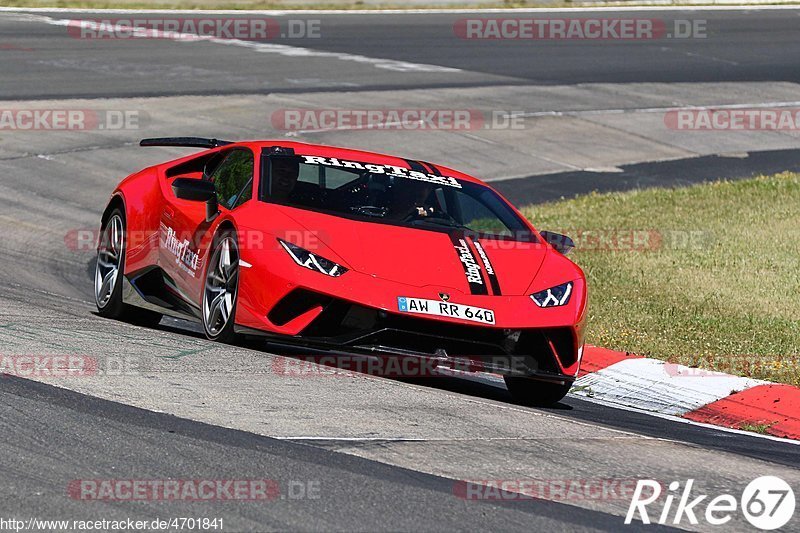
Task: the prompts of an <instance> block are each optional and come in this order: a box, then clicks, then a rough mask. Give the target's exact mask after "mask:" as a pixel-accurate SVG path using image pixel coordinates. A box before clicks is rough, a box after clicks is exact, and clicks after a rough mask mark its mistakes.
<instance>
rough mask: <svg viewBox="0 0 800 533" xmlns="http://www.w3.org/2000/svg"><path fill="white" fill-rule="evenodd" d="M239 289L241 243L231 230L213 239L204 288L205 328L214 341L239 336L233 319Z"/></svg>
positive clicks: (228, 339) (228, 340) (232, 339)
mask: <svg viewBox="0 0 800 533" xmlns="http://www.w3.org/2000/svg"><path fill="white" fill-rule="evenodd" d="M238 291H239V246H238V244H237V242H236V235H235V234H234V233H233V232H232V231H224V232H222V233H220V234H219V235H218V236H217V237H215V239H214V246H213V248H212V252H211V260H210V261H209V263H208V269H207V270H206V281H205V286H204V288H203V328H204V329H205V332H206V337H208V338H209V339H211V340H213V341H219V342H224V343H231V342H233V341H234V340H235V339H236V333H235V332H234V330H233V328H234V319H235V316H236V297H237V294H238Z"/></svg>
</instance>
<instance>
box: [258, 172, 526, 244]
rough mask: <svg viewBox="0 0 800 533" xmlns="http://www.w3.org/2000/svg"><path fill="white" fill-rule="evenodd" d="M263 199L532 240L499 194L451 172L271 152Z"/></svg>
mask: <svg viewBox="0 0 800 533" xmlns="http://www.w3.org/2000/svg"><path fill="white" fill-rule="evenodd" d="M264 167H265V172H266V173H267V176H266V179H265V180H264V183H266V184H267V186H266V187H264V189H263V191H262V200H264V201H267V202H271V203H277V204H282V205H288V206H291V207H297V208H301V209H309V210H313V211H320V212H323V213H328V214H333V215H337V216H344V217H348V218H354V219H358V220H364V221H368V222H376V223H383V224H393V225H403V226H409V227H415V228H420V229H429V230H438V231H442V230H445V231H450V230H452V229H459V230H464V231H472V232H475V233H477V234H480V235H482V236H487V237H499V238H505V239H507V238H513V239H517V240H531V239H532V235H531V232H530V230H529V228H528V226H527V225H526V224H525V222H524V221H523V220H521V219H520V217H519V216H518V215H517V214H516V213H515V212H514V210H513V209H511V208H510V207H509V206H508V205H507V204H506V202H505V201H503V200H502V199H501V198H500V197H499V196H498V195H497V193H495V192H494V191H493V190H491V189H489V188H488V187H485V186H483V185H480V184H477V183H472V182H468V181H462V180H457V179H455V178H452V177H448V176H440V175H435V174H428V173H427V172H422V171H421V170H420V171H412V170H409V169H406V168H403V167H395V166H389V165H377V164H371V163H361V162H356V161H345V160H341V159H331V158H323V157H316V156H315V157H312V156H297V157H294V156H293V157H288V156H272V157H270V158H269V164H268V165H264Z"/></svg>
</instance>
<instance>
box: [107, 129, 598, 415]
mask: <svg viewBox="0 0 800 533" xmlns="http://www.w3.org/2000/svg"><path fill="white" fill-rule="evenodd" d="M141 145H142V146H187V147H195V148H203V149H204V150H203V151H201V152H199V153H197V154H195V155H190V156H188V157H184V158H181V159H177V160H175V161H170V162H167V163H163V164H160V165H156V166H153V167H150V168H146V169H144V170H142V171H141V172H137V173H135V174H133V175H131V176H129V177H128V178H126V179H124V180H123V181H122V182H121V183H120V184H119V186H118V187H117V189H116V190H115V191H114V193H113V194H112V196H111V200H110V202H109V204H108V206H107V207H106V208H105V211H104V212H103V216H102V222H101V233H100V240H99V246H98V252H97V254H98V255H97V268H96V275H95V296H96V301H97V308H98V310H99V314H100V315H102V316H105V317H110V318H116V319H122V320H129V321H133V322H138V323H153V324H155V323H157V322H158V321H159V320H160V319H161V317H162V315H164V314H166V315H170V316H176V317H181V318H189V319H192V320H196V321H199V322H201V323H202V325H203V328H204V329H205V333H206V335H207V336H208V338H209V339H212V340H218V341H222V342H231V341H233V340H234V338H235V337H237V336H242V335H259V336H264V337H267V338H268V340H269V342H272V343H274V344H277V345H282V346H294V347H300V348H302V349H308V350H313V351H315V352H316V353H328V354H350V355H354V356H364V357H367V358H369V357H374V356H377V355H379V356H381V357H395V356H398V357H409V358H412V359H414V360H424V361H426V362H431V361H433V362H434V363H435V364H437V365H438V364H441V365H442V367H443V368H447V367H449V368H452V363H453V362H454V361H462V362H463V361H470V362H480V364H481V369H482V370H484V371H489V372H494V373H498V374H502V375H503V376H504V378H505V381H506V384H507V386H508V389H509V390H510V391H511V394H512V396H513V397H514V398H515V400H516V401H520V402H523V403H527V404H539V405H542V404H551V403H554V402H556V401H558V400H560V399H561V398H562V397H563V396H564V395H565V394H566V393H567V391H568V390H569V388H570V386H571V384H572V382H573V381H574V379H575V377H576V376H577V374H578V368H579V366H580V362H581V356H582V352H583V338H584V324H585V318H586V279H585V276H584V274H583V272H582V271H581V269H580V268H579V267H578V266H576V265H575V264H574V263H573V262H572V261H570V260H569V259H567V258H566V257H565V256H564V254H565V253H567V252H568V251H569V249H570V248H571V247H572V246H573V243H572V241H571V240H570V239H569V238H567V237H564V236H562V235H558V234H555V233H550V232H538V231H537V230H536V229H535V228H534V227H533V226H532V225H531V224H530V223H529V222H528V221H527V220H526V219H525V218H524V217H523V216H522V215H521V214H520V213H519V212H518V211H517V210H516V209H515V208H514V207H513V206H511V204H510V203H509V202H508V201H506V200H505V199H504V198H503V197H502V196H500V194H498V193H497V192H495V191H494V190H493V189H492V188H490V187H489V186H487V185H486V184H485V183H483V182H481V181H480V180H478V179H475V178H473V177H470V176H468V175H465V174H463V173H461V172H457V171H455V170H452V169H449V168H444V167H441V166H437V165H433V164H430V163H426V162H421V161H414V160H408V159H402V158H399V157H393V156H388V155H380V154H375V153H369V152H362V151H357V150H348V149H342V148H332V147H327V146H316V145H310V144H302V143H294V142H283V141H255V142H228V141H219V140H215V139H200V138H169V139H146V140H143V141H142V142H141Z"/></svg>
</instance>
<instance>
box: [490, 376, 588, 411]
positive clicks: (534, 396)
mask: <svg viewBox="0 0 800 533" xmlns="http://www.w3.org/2000/svg"><path fill="white" fill-rule="evenodd" d="M503 379H504V380H505V382H506V388H507V389H508V392H510V393H511V397H512V398H513V399H514V401H515V402H518V403H521V404H523V405H531V406H537V407H547V406H550V405H553V404H556V403H558V402H559V401H561V400H562V399H563V398H564V396H566V395H567V393H568V392H569V389H570V388H571V387H572V384H571V383H565V384H563V385H559V384H557V383H548V382H546V381H537V380H535V379H532V378H519V377H513V376H505V377H504V378H503Z"/></svg>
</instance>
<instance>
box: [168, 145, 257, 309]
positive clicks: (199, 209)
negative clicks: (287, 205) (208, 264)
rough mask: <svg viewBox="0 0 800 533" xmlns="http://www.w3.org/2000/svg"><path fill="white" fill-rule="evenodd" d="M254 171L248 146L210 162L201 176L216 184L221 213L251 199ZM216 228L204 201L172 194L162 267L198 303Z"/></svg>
mask: <svg viewBox="0 0 800 533" xmlns="http://www.w3.org/2000/svg"><path fill="white" fill-rule="evenodd" d="M253 170H254V157H253V153H252V151H250V150H249V149H247V148H233V149H230V150H225V151H222V152H220V153H219V154H217V156H216V157H214V158H212V159H211V160H209V161H208V164H207V165H206V168H205V170H204V172H203V176H202V178H201V179H204V180H209V181H211V182H212V183H214V186H215V188H216V190H217V202H218V205H219V210H220V212H221V214H226V213H227V212H229V211H231V210H234V209H236V208H237V207H239V206H240V205H242V204H243V203H245V202H246V201H248V200H250V199H251V198H252V195H253ZM214 227H216V224H215V221H212V222H208V221H207V220H206V205H205V203H203V202H191V201H185V200H180V199H178V198H175V197H174V195H173V196H172V197H171V198H170V199H169V201H168V202H166V204H165V214H164V224H162V230H163V231H165V232H166V235H165V238H164V239H162V242H164V243H165V245H164V246H163V247H162V251H161V252H162V259H163V265H162V268H163V269H164V271H165V272H166V273H167V275H168V276H169V277H170V278H172V280H173V282H174V285H175V289H177V290H178V292H179V294H180V295H181V296H182V297H183V298H184V299H186V300H188V301H189V302H192V303H194V304H196V305H199V304H200V295H201V294H202V288H203V282H204V280H203V279H202V278H203V272H204V271H205V261H207V260H208V255H209V252H210V250H209V248H210V245H211V240H212V237H213V233H212V229H213V228H214Z"/></svg>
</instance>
